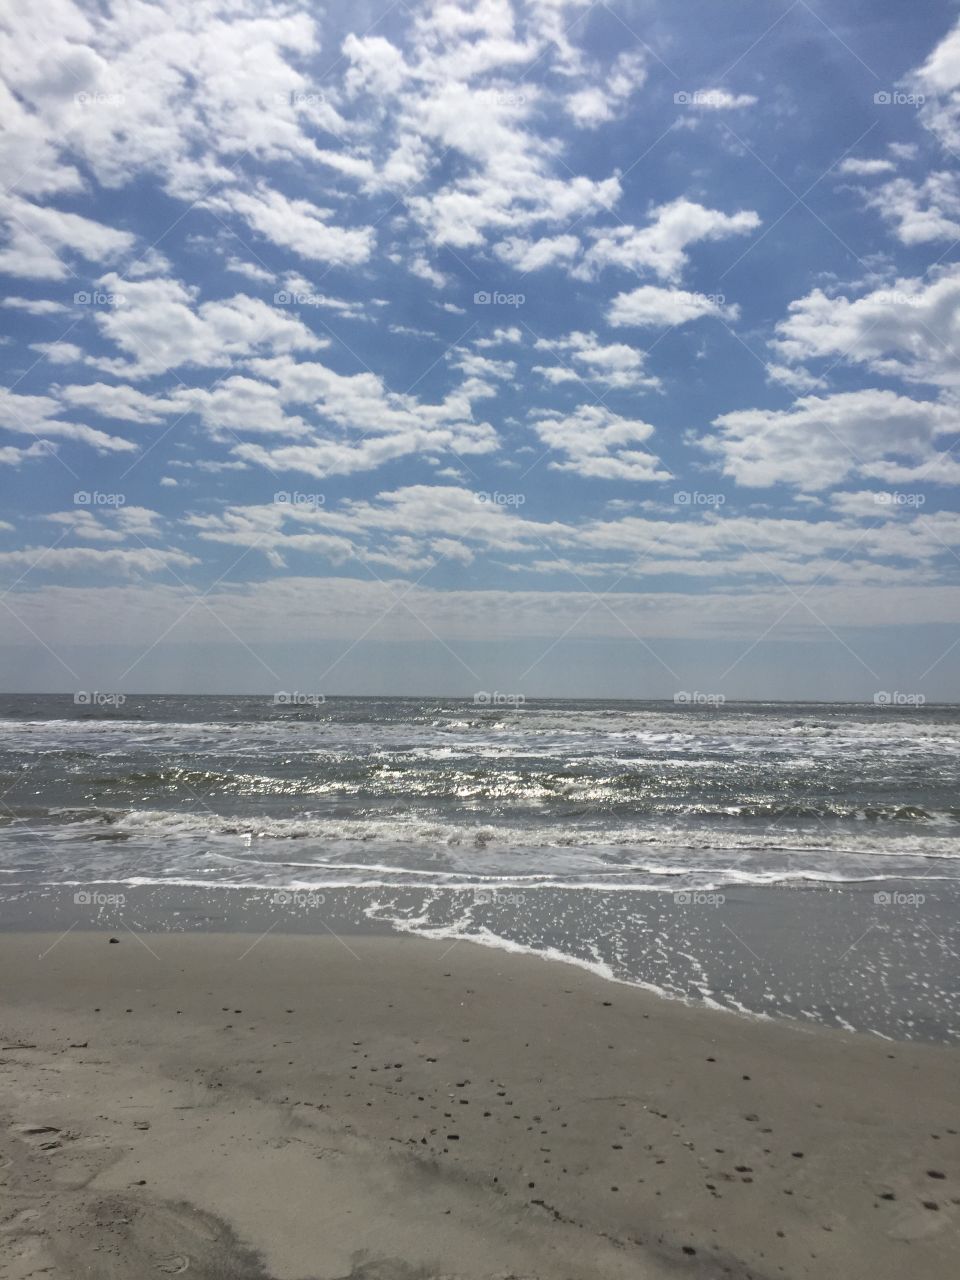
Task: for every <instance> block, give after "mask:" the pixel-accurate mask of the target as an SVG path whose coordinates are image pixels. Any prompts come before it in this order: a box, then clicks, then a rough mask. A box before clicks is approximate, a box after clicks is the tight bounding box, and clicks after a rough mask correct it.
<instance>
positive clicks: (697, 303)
mask: <svg viewBox="0 0 960 1280" xmlns="http://www.w3.org/2000/svg"><path fill="white" fill-rule="evenodd" d="M739 314H740V312H739V308H738V307H736V306H735V305H734V304H731V305H730V306H726V305H725V299H724V298H723V297H722V296H721V295H717V294H713V295H708V294H705V293H688V292H686V290H684V289H663V288H660V287H659V286H657V285H652V284H647V285H641V287H640V288H639V289H634V290H632V291H631V292H630V293H618V294H617V296H616V297H615V298H614V299H613V301H612V302H611V303H610V309H609V310H608V312H607V320H608V321H609V322H610V324H612V325H614V326H615V327H624V326H633V327H636V328H652V327H655V326H660V325H671V326H672V325H678V324H687V323H688V322H689V321H691V320H699V319H700V318H701V317H703V316H715V317H717V318H719V319H721V320H728V321H730V322H731V323H732V322H733V321H735V320H736V319H737V318H738V317H739Z"/></svg>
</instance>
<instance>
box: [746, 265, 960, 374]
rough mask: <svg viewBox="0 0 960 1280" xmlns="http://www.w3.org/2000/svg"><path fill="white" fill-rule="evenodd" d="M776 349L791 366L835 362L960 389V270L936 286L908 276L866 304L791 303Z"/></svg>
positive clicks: (822, 297)
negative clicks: (958, 352) (959, 352)
mask: <svg viewBox="0 0 960 1280" xmlns="http://www.w3.org/2000/svg"><path fill="white" fill-rule="evenodd" d="M789 312H790V314H789V315H788V317H787V318H786V319H785V320H782V321H780V323H779V324H778V325H777V327H776V334H777V337H776V340H775V341H774V343H773V344H772V345H773V347H774V349H775V350H776V352H777V354H778V355H779V356H780V357H782V358H784V359H786V360H787V361H789V362H792V363H800V362H803V361H808V360H814V359H817V358H824V359H830V360H831V361H832V362H841V361H842V362H845V363H847V364H862V365H865V366H866V367H867V368H868V369H870V370H871V371H872V372H874V373H878V374H882V375H884V376H886V377H897V378H904V379H906V380H908V381H910V382H929V383H933V384H934V385H939V386H942V387H955V386H958V385H960V369H958V365H957V359H956V355H955V352H956V350H957V344H958V342H960V266H953V267H951V268H949V269H946V270H943V271H941V272H937V273H934V275H933V276H932V278H931V279H930V280H924V279H922V278H919V277H906V278H904V279H899V280H895V281H894V282H893V283H892V284H891V285H889V287H885V288H882V289H874V290H872V291H871V292H870V293H867V294H864V296H863V297H861V298H855V299H850V298H847V297H844V296H843V295H838V296H836V297H828V296H827V294H825V293H824V292H823V291H822V290H821V289H814V290H813V292H812V293H809V294H807V295H806V297H803V298H798V299H797V300H796V301H794V302H791V304H790V308H789Z"/></svg>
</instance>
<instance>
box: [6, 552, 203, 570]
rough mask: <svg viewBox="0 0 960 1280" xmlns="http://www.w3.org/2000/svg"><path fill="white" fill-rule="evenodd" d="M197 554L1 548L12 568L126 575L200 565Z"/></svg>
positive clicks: (7, 563)
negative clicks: (8, 549) (14, 549)
mask: <svg viewBox="0 0 960 1280" xmlns="http://www.w3.org/2000/svg"><path fill="white" fill-rule="evenodd" d="M198 563H199V561H198V560H197V559H196V557H195V556H191V555H188V554H187V553H186V552H183V551H165V550H161V549H160V548H157V547H136V548H129V549H128V548H120V547H116V548H111V549H110V550H102V549H101V548H99V547H24V548H23V549H22V550H18V551H0V565H2V566H3V567H5V568H9V569H30V570H31V571H32V572H33V573H38V572H42V573H50V572H51V571H53V570H63V571H64V572H66V573H71V574H72V573H85V572H99V573H120V574H124V575H131V574H141V573H160V572H162V571H163V570H164V569H169V568H174V567H175V568H178V569H186V568H189V567H190V566H191V565H195V564H198Z"/></svg>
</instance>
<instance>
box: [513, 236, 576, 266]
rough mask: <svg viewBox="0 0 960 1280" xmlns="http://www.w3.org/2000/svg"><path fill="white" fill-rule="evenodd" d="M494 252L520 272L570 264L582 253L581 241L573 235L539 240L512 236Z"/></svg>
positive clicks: (544, 237)
mask: <svg viewBox="0 0 960 1280" xmlns="http://www.w3.org/2000/svg"><path fill="white" fill-rule="evenodd" d="M493 251H494V253H495V254H496V255H497V257H498V258H500V259H501V261H503V262H509V264H510V265H511V266H512V267H517V268H518V270H520V271H523V272H527V271H540V270H541V269H542V268H543V267H550V266H553V265H554V264H555V263H561V262H562V263H566V262H570V261H571V259H573V258H575V257H576V255H577V254H578V253H579V251H580V241H579V240H578V239H577V237H576V236H571V235H563V236H542V237H541V238H540V239H539V240H529V239H526V238H524V237H523V236H511V237H509V239H507V240H501V241H500V242H499V244H496V245H494V247H493Z"/></svg>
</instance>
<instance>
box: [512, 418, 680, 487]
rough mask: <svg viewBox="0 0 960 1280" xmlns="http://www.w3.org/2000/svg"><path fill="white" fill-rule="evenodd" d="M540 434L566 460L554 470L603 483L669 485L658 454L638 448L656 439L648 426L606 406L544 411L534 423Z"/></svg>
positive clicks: (668, 476) (557, 464)
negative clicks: (573, 473) (653, 483)
mask: <svg viewBox="0 0 960 1280" xmlns="http://www.w3.org/2000/svg"><path fill="white" fill-rule="evenodd" d="M533 428H534V430H535V431H536V433H537V435H538V436H539V437H540V439H541V440H542V441H543V443H544V444H546V445H548V446H549V447H550V448H551V449H553V450H555V451H556V452H558V453H561V454H563V455H564V457H565V461H563V462H551V463H550V466H551V468H552V469H553V470H555V471H574V472H576V473H577V475H580V476H583V477H589V478H597V479H603V480H644V481H647V480H669V479H670V472H669V471H667V470H666V469H665V468H664V467H663V466H662V465H661V463H660V460H659V459H658V458H657V457H656V455H655V454H652V453H648V452H647V451H646V450H645V449H638V448H636V446H637V445H639V444H643V443H644V442H645V441H647V440H649V438H650V437H651V436H652V435H653V430H654V429H653V427H651V426H650V424H649V423H647V422H641V421H639V420H636V419H629V418H622V417H620V415H619V414H616V413H614V412H613V411H612V410H610V409H608V408H606V406H604V405H580V407H579V408H577V409H575V410H574V411H573V413H570V414H566V415H564V414H562V413H559V412H554V411H550V412H543V411H541V412H540V413H539V414H538V415H537V416H536V417H535V418H534V420H533Z"/></svg>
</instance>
